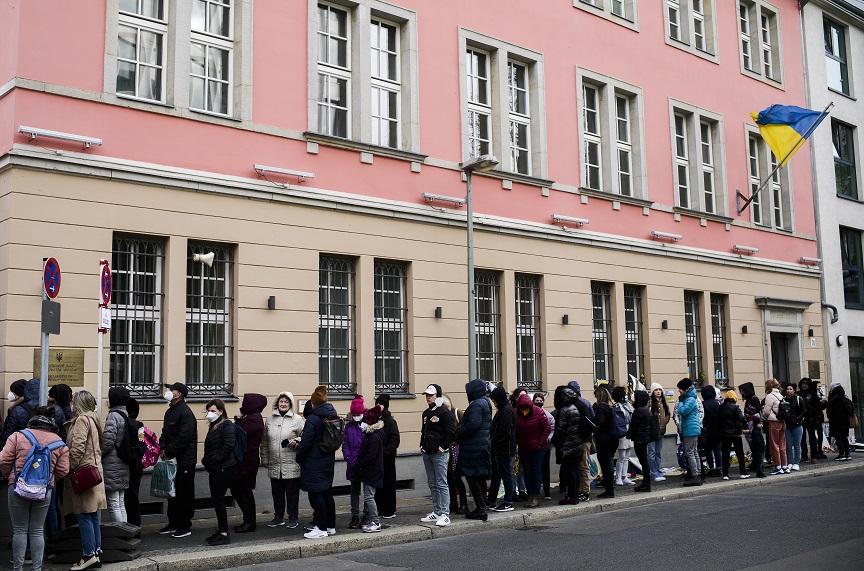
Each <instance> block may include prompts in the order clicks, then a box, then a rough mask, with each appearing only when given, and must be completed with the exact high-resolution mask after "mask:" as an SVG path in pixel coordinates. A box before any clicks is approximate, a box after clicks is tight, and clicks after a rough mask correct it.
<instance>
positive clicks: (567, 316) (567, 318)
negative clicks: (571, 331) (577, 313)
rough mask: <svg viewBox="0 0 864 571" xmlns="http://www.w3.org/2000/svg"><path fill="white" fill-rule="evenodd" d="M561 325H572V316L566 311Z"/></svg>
mask: <svg viewBox="0 0 864 571" xmlns="http://www.w3.org/2000/svg"><path fill="white" fill-rule="evenodd" d="M561 325H570V316H569V315H567V314H566V313H565V314H564V315H563V317H561Z"/></svg>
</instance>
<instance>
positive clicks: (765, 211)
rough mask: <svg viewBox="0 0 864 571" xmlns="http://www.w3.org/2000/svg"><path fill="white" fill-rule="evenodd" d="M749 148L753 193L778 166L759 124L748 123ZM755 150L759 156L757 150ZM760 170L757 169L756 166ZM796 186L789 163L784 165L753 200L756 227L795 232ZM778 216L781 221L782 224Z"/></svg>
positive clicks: (753, 216)
mask: <svg viewBox="0 0 864 571" xmlns="http://www.w3.org/2000/svg"><path fill="white" fill-rule="evenodd" d="M745 134H746V136H747V139H746V149H747V174H748V177H749V178H748V180H749V181H750V196H752V195H753V191H754V190H755V189H757V188H759V186H760V185H761V184H762V183H763V182H764V177H766V176H768V174H769V173H771V171H772V170H773V169H774V166H776V165H777V159H776V157H774V155H773V153H772V152H771V149H770V148H769V147H768V145H767V144H766V143H765V141H764V140H763V139H762V137H761V136H760V135H759V131H758V129H757V128H756V126H755V125H752V124H746V125H745ZM754 151H755V157H754V156H753V153H754ZM754 159H755V165H756V168H757V172H756V173H754V172H753V165H754ZM793 196H794V195H793V189H792V178H791V176H790V172H789V165H788V164H787V165H786V166H785V167H782V168H780V170H778V171H777V172H776V173H775V174H774V176H772V177H771V181H769V183H768V184H767V185H766V186H765V188H763V189H762V191H761V192H760V193H759V194H758V195H757V196H756V198H755V199H754V200H753V201H752V202H751V203H750V206H749V207H748V208H749V209H750V211H751V212H750V221H751V222H752V223H753V225H754V226H757V227H760V228H773V229H775V230H780V231H784V232H792V231H794V226H795V213H794V202H793V200H792V198H793ZM778 218H779V221H780V223H779V224H778Z"/></svg>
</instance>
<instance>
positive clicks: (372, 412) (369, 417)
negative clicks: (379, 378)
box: [363, 404, 384, 426]
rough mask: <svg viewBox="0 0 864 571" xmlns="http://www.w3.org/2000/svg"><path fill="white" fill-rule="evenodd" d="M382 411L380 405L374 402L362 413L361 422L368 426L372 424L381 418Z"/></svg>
mask: <svg viewBox="0 0 864 571" xmlns="http://www.w3.org/2000/svg"><path fill="white" fill-rule="evenodd" d="M382 412H384V411H383V410H382V409H381V405H380V404H376V405H375V406H373V407H372V408H370V409H369V410H367V411H366V412H365V413H364V414H363V422H365V423H366V424H368V425H369V426H372V425H373V424H375V423H376V422H378V421H379V420H381V413H382Z"/></svg>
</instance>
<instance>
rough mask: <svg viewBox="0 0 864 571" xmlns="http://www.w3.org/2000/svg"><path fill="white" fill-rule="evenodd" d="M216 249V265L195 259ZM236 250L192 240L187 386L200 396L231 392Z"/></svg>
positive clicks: (188, 275)
mask: <svg viewBox="0 0 864 571" xmlns="http://www.w3.org/2000/svg"><path fill="white" fill-rule="evenodd" d="M210 252H213V254H214V257H213V265H212V266H210V267H208V266H207V264H204V263H202V262H196V261H194V259H193V257H194V256H195V254H207V253H210ZM233 312H234V252H233V248H231V247H230V246H225V245H221V244H206V243H192V242H190V243H189V246H188V251H187V259H186V385H187V386H188V387H189V394H190V395H196V396H205V395H206V396H210V395H231V394H232V393H233V390H234V381H233V379H234V371H233V363H232V356H233V354H234V345H233V336H232V330H233V324H232V318H233Z"/></svg>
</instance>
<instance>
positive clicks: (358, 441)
mask: <svg viewBox="0 0 864 571" xmlns="http://www.w3.org/2000/svg"><path fill="white" fill-rule="evenodd" d="M362 445H363V431H362V430H360V422H358V421H355V420H354V419H353V418H351V415H350V414H349V415H348V418H346V419H345V433H344V435H343V436H342V458H343V459H344V460H345V479H346V480H348V481H349V482H354V481H359V480H358V478H357V474H356V472H355V469H354V467H355V466H356V465H357V457H358V456H359V455H360V446H362Z"/></svg>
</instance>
